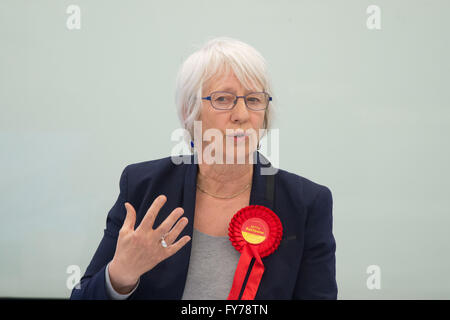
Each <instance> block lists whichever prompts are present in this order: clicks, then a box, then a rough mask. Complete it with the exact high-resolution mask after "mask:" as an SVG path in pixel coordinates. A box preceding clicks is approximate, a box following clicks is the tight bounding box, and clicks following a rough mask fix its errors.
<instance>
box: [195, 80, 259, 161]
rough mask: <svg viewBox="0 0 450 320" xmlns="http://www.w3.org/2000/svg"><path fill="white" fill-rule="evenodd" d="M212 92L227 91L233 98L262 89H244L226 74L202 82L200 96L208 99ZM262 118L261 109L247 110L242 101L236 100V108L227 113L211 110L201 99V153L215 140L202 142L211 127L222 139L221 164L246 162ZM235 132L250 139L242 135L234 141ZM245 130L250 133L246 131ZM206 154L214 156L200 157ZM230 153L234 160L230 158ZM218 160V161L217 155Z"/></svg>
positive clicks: (251, 151) (254, 144) (207, 101)
mask: <svg viewBox="0 0 450 320" xmlns="http://www.w3.org/2000/svg"><path fill="white" fill-rule="evenodd" d="M214 91H227V92H231V93H234V94H235V95H237V96H244V95H246V94H248V93H249V92H255V91H263V88H254V89H253V90H246V89H245V87H244V86H243V85H242V84H241V83H240V82H239V80H238V78H237V77H236V76H235V74H234V73H233V72H229V73H228V74H226V75H224V76H222V77H220V76H219V77H215V78H213V79H211V80H210V81H209V82H208V83H206V84H205V86H204V87H203V92H202V97H206V96H209V95H210V94H211V93H212V92H214ZM264 115H265V110H262V111H253V110H250V109H248V108H247V107H246V105H245V101H244V99H242V98H239V99H238V100H237V103H236V105H235V106H234V108H233V109H231V110H217V109H214V108H213V107H212V106H211V102H210V101H209V100H202V109H201V116H200V120H201V121H202V131H203V132H202V134H203V150H205V148H206V147H207V145H208V144H209V143H213V142H214V140H215V138H212V139H211V142H210V141H205V140H208V138H207V137H206V136H205V135H204V133H205V131H206V130H208V129H211V128H214V129H217V130H218V131H220V133H221V136H222V143H223V149H222V150H223V151H222V152H223V158H222V161H223V163H230V162H231V161H232V163H249V161H248V159H249V155H251V154H253V152H254V151H255V149H256V147H257V144H258V141H259V129H262V128H263V125H264ZM227 129H231V131H229V132H227ZM236 129H239V130H240V131H243V132H244V133H249V134H250V136H248V135H246V136H244V137H239V138H237V137H235V136H234V135H235V134H236V133H237V132H239V130H236ZM248 129H253V130H249V131H248ZM227 134H228V136H227ZM233 134H234V135H233ZM216 147H217V148H219V145H218V144H216ZM216 153H217V150H216ZM209 154H212V155H213V156H214V155H215V153H214V152H208V151H206V152H204V155H209ZM227 154H228V158H227ZM233 154H234V157H231V156H232V155H233ZM243 157H245V158H243ZM218 158H219V159H220V156H219V157H218ZM216 159H217V158H216ZM238 159H239V160H238Z"/></svg>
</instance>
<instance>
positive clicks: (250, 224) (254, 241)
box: [227, 205, 283, 300]
mask: <svg viewBox="0 0 450 320" xmlns="http://www.w3.org/2000/svg"><path fill="white" fill-rule="evenodd" d="M282 234H283V227H282V225H281V222H280V219H279V218H278V216H277V215H276V214H275V213H274V212H273V211H272V210H270V209H269V208H267V207H264V206H261V205H251V206H247V207H244V208H242V209H240V210H239V211H238V212H236V213H235V215H234V216H233V218H232V219H231V222H230V225H229V227H228V236H229V238H230V241H231V243H232V245H233V246H234V248H235V249H236V250H237V251H239V252H240V253H241V256H240V258H239V262H238V265H237V268H236V271H235V273H234V279H233V285H232V287H231V290H230V293H229V295H228V298H227V299H228V300H238V299H239V296H240V294H241V291H242V289H244V291H243V293H242V300H253V299H254V298H255V296H256V292H257V291H258V287H259V283H260V282H261V278H262V276H263V274H264V265H263V263H262V260H261V258H264V257H266V256H268V255H270V254H272V253H273V252H274V251H275V250H276V249H277V248H278V246H279V244H280V242H281V237H282ZM253 259H254V264H253V266H252V268H251V270H250V274H249V275H248V280H247V283H246V284H245V288H243V287H242V286H243V285H244V281H245V278H246V277H247V273H248V271H249V267H250V264H251V262H252V260H253Z"/></svg>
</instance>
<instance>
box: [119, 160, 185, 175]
mask: <svg viewBox="0 0 450 320" xmlns="http://www.w3.org/2000/svg"><path fill="white" fill-rule="evenodd" d="M185 169H186V167H185V164H184V163H180V164H177V163H176V161H174V160H173V158H172V157H170V156H169V157H164V158H159V159H153V160H148V161H141V162H136V163H131V164H129V165H127V166H126V167H125V169H124V171H126V174H127V176H128V178H129V179H130V178H141V179H143V178H151V177H155V176H159V175H165V176H167V175H170V174H171V173H172V172H173V171H179V170H185Z"/></svg>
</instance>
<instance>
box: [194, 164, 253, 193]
mask: <svg viewBox="0 0 450 320" xmlns="http://www.w3.org/2000/svg"><path fill="white" fill-rule="evenodd" d="M198 170H199V171H198V175H197V183H198V184H199V185H200V186H201V187H202V188H203V189H205V190H207V191H208V192H211V193H214V194H220V195H230V194H234V193H236V192H239V191H241V190H242V189H243V188H245V186H246V185H247V184H249V183H251V182H252V178H253V164H205V163H201V164H200V163H199V164H198Z"/></svg>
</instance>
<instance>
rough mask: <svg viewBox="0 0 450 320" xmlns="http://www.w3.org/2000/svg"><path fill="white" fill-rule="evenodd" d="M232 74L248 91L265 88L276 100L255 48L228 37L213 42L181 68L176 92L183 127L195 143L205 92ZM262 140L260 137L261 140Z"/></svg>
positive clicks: (266, 125) (267, 115) (268, 116)
mask: <svg viewBox="0 0 450 320" xmlns="http://www.w3.org/2000/svg"><path fill="white" fill-rule="evenodd" d="M230 70H232V71H233V72H234V74H235V75H236V77H237V78H238V80H239V81H240V82H241V84H242V85H243V86H244V87H245V88H246V89H247V90H252V89H253V88H257V87H262V89H263V90H264V91H265V92H267V93H269V95H271V96H273V92H272V86H271V82H270V79H269V76H268V71H267V64H266V60H265V59H264V57H263V56H262V55H261V54H260V53H259V52H258V51H257V50H256V49H255V48H253V47H252V46H250V45H248V44H246V43H244V42H242V41H239V40H236V39H232V38H228V37H219V38H214V39H211V40H209V41H208V42H206V44H205V45H204V46H203V47H201V48H200V49H199V50H198V51H196V52H194V53H193V54H191V55H190V56H189V57H188V58H187V59H186V60H185V61H184V63H183V65H182V66H181V68H180V70H179V72H178V75H177V79H176V86H175V87H176V91H175V104H176V107H177V113H178V117H179V119H180V121H181V125H182V127H183V128H184V129H186V130H187V131H188V132H189V134H190V136H191V137H192V139H194V121H196V120H198V119H199V117H200V111H201V107H202V99H201V98H202V89H203V87H204V86H205V85H207V83H208V81H209V80H210V79H211V78H213V77H214V76H217V75H225V74H227V72H229V71H230ZM272 108H273V103H272V102H270V104H269V107H268V108H267V109H266V110H265V116H264V125H263V128H264V129H270V126H271V123H272V114H273V112H272V110H271V109H272ZM260 138H261V137H260Z"/></svg>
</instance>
